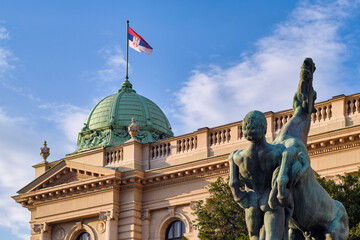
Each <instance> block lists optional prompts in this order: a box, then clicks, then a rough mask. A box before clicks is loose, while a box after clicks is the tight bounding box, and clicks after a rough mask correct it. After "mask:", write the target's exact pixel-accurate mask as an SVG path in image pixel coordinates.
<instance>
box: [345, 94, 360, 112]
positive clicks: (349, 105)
mask: <svg viewBox="0 0 360 240" xmlns="http://www.w3.org/2000/svg"><path fill="white" fill-rule="evenodd" d="M345 112H346V115H355V114H359V113H360V94H355V95H351V96H348V97H347V98H346V100H345Z"/></svg>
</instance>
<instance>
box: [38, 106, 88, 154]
mask: <svg viewBox="0 0 360 240" xmlns="http://www.w3.org/2000/svg"><path fill="white" fill-rule="evenodd" d="M39 108H41V109H49V110H51V114H49V115H48V117H47V120H49V121H50V122H55V123H56V124H57V127H58V129H59V130H60V132H61V133H63V134H64V135H65V138H66V139H65V140H64V141H63V142H62V144H63V145H64V149H65V151H66V152H73V151H75V149H76V142H77V136H78V133H79V132H80V130H81V129H82V127H83V126H84V122H85V121H86V118H87V116H88V114H89V113H90V109H84V108H80V107H77V106H74V105H71V104H43V105H40V106H39Z"/></svg>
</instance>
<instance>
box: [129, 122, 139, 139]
mask: <svg viewBox="0 0 360 240" xmlns="http://www.w3.org/2000/svg"><path fill="white" fill-rule="evenodd" d="M138 132H139V126H138V125H137V124H136V123H135V118H132V119H131V124H130V125H129V127H128V133H129V135H130V136H131V139H130V140H133V141H134V140H135V137H136V135H137V134H138ZM135 141H136V140H135Z"/></svg>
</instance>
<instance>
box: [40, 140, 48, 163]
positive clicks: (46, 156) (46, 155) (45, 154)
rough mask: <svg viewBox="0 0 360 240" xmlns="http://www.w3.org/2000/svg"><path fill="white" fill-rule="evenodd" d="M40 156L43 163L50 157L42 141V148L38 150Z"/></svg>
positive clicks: (45, 144)
mask: <svg viewBox="0 0 360 240" xmlns="http://www.w3.org/2000/svg"><path fill="white" fill-rule="evenodd" d="M40 155H41V156H42V158H43V159H44V162H46V159H47V158H48V156H49V155H50V148H48V147H47V143H46V141H44V146H43V147H42V148H40Z"/></svg>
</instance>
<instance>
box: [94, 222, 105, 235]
mask: <svg viewBox="0 0 360 240" xmlns="http://www.w3.org/2000/svg"><path fill="white" fill-rule="evenodd" d="M96 231H97V232H98V233H104V232H105V231H106V224H105V223H104V222H98V224H97V225H96Z"/></svg>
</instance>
